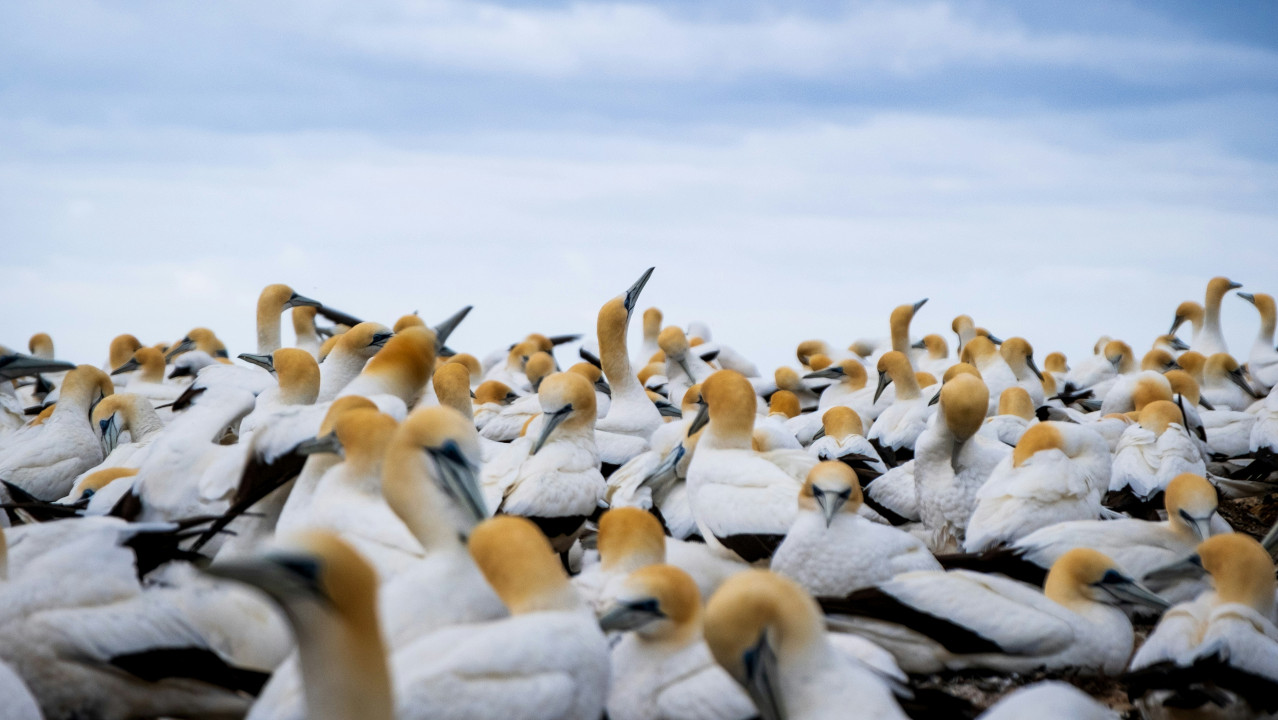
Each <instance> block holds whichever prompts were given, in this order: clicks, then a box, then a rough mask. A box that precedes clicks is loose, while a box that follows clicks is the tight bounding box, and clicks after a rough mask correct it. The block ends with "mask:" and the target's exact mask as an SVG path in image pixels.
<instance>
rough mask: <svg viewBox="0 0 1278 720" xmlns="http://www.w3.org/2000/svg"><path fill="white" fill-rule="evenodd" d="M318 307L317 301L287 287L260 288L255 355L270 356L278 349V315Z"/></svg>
mask: <svg viewBox="0 0 1278 720" xmlns="http://www.w3.org/2000/svg"><path fill="white" fill-rule="evenodd" d="M304 306H310V307H319V306H320V303H319V302H318V301H315V300H312V299H310V298H308V297H303V296H301V295H298V294H297V293H295V292H293V288H291V287H289V286H287V285H281V284H278V283H277V284H275V285H267V286H266V287H264V288H262V294H261V295H258V296H257V354H258V355H270V354H271V353H273V352H275V351H276V350H279V349H280V314H281V313H283V312H284V311H285V310H288V309H289V308H293V307H304Z"/></svg>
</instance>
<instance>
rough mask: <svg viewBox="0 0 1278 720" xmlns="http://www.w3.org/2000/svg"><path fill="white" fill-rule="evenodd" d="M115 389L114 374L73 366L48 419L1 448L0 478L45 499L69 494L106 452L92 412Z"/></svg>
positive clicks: (82, 366)
mask: <svg viewBox="0 0 1278 720" xmlns="http://www.w3.org/2000/svg"><path fill="white" fill-rule="evenodd" d="M114 391H115V388H114V386H113V385H112V383H111V378H109V377H108V376H107V374H106V373H104V372H102V371H101V370H99V369H98V368H96V367H93V366H92V365H79V366H77V367H76V368H75V369H74V370H71V371H69V372H68V373H67V375H66V377H65V378H63V380H62V386H61V387H60V388H59V392H60V398H59V400H58V404H57V405H56V406H54V409H53V412H52V414H51V415H50V416H49V419H48V420H47V421H45V422H44V423H43V424H42V425H41V426H40V427H39V429H38V430H35V429H33V431H32V432H30V433H26V434H24V435H23V437H22V441H21V442H19V443H15V442H12V441H11V440H10V441H9V442H8V443H7V444H6V445H5V446H4V447H3V449H0V478H3V479H4V480H6V481H8V482H10V483H13V484H14V485H16V486H18V487H20V488H22V489H23V490H25V491H27V492H28V493H30V494H32V495H34V496H35V497H37V498H40V499H41V500H55V499H57V498H60V497H62V496H63V495H66V494H67V491H68V490H70V489H71V485H72V483H74V482H75V478H76V477H77V476H79V475H80V474H81V473H83V472H84V471H85V470H88V469H89V468H91V467H93V466H94V465H97V464H98V463H100V462H102V458H103V457H104V456H105V454H104V452H103V449H102V443H101V442H100V440H99V437H98V434H97V432H96V431H95V429H94V428H93V427H92V426H91V425H90V424H89V412H90V410H91V409H92V408H93V405H94V404H95V403H97V401H98V400H99V399H101V398H102V397H104V396H107V395H111V394H112V393H113V392H114Z"/></svg>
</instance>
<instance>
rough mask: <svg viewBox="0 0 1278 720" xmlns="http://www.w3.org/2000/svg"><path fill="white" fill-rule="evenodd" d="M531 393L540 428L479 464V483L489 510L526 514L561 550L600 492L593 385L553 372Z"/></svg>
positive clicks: (575, 375)
mask: <svg viewBox="0 0 1278 720" xmlns="http://www.w3.org/2000/svg"><path fill="white" fill-rule="evenodd" d="M537 396H538V398H539V400H540V403H541V410H542V416H541V419H542V421H541V423H540V426H539V427H537V428H536V429H535V430H534V428H530V433H529V434H528V435H526V436H524V437H522V438H520V439H519V440H517V441H515V442H514V443H511V445H510V447H509V448H508V449H507V450H506V452H504V453H502V454H501V455H499V456H498V457H497V458H496V459H494V460H493V461H492V462H491V463H488V464H487V465H485V467H484V471H483V474H482V476H481V478H482V479H481V483H482V487H483V492H484V499H485V502H486V503H487V506H488V508H489V510H490V511H491V512H500V513H505V514H508V515H520V516H523V517H527V518H531V519H532V520H533V521H534V522H536V523H537V525H538V527H541V528H542V530H543V531H544V532H545V533H546V536H547V537H548V538H550V539H551V542H552V543H553V544H554V545H555V549H556V550H557V551H559V552H566V551H567V550H568V548H569V547H571V546H572V543H573V542H574V540H575V539H576V537H577V533H578V531H579V530H580V529H581V527H582V525H583V523H585V521H586V518H588V517H589V516H590V515H591V514H592V513H594V511H595V508H596V507H598V504H599V500H600V499H601V498H602V496H603V491H604V479H603V476H602V475H601V474H600V472H599V452H598V450H597V449H596V446H595V389H594V387H592V386H591V384H590V382H589V381H588V380H586V378H584V377H582V376H581V375H578V374H577V373H570V372H566V373H556V374H554V375H551V376H550V377H548V378H546V379H545V380H543V381H542V383H541V389H540V390H539V391H538V393H537ZM645 402H646V400H645ZM650 404H651V403H650ZM654 410H655V408H654Z"/></svg>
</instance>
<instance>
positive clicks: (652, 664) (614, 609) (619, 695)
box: [599, 565, 756, 720]
mask: <svg viewBox="0 0 1278 720" xmlns="http://www.w3.org/2000/svg"><path fill="white" fill-rule="evenodd" d="M701 622H702V609H701V593H699V592H698V591H697V586H696V583H694V582H693V581H692V578H691V577H689V576H688V574H687V573H685V572H683V571H682V570H680V569H679V568H677V567H674V566H672V565H650V566H647V567H643V568H639V569H637V570H635V571H634V572H632V573H630V574H628V575H627V576H625V577H624V578H622V582H621V586H620V588H619V589H618V590H617V592H616V593H615V597H614V600H613V601H612V603H611V604H610V605H609V607H607V608H606V609H605V611H604V613H603V615H602V617H600V620H599V625H600V627H602V628H603V629H604V630H605V631H625V633H626V634H625V635H624V636H623V637H622V638H621V640H620V641H619V642H618V643H617V644H616V646H615V647H613V649H612V655H611V661H612V678H613V679H612V687H611V689H610V690H609V693H608V705H607V710H608V717H609V718H615V719H616V720H736V719H738V718H739V719H741V720H744V719H745V718H751V717H755V716H756V712H755V709H754V704H753V703H751V702H750V698H749V697H747V696H746V694H745V692H744V691H743V690H742V689H741V686H739V685H737V683H736V682H735V681H733V679H732V677H731V676H730V675H728V674H727V673H726V672H725V671H724V670H723V668H722V667H720V666H719V665H718V664H716V663H715V661H714V658H713V657H712V656H711V655H710V649H709V647H707V646H706V642H705V639H704V638H703V637H702V630H701Z"/></svg>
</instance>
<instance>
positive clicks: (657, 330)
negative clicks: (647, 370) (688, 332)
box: [632, 307, 673, 365]
mask: <svg viewBox="0 0 1278 720" xmlns="http://www.w3.org/2000/svg"><path fill="white" fill-rule="evenodd" d="M661 320H662V315H661V310H659V309H657V308H655V307H650V308H648V309H647V310H644V311H643V340H642V341H641V342H640V343H639V354H638V355H637V356H635V357H634V358H632V362H634V364H636V365H642V364H644V363H646V362H647V359H648V358H650V357H652V356H653V354H654V353H656V352H657V351H658V350H660V349H661V342H660V339H659V338H660V335H661ZM672 327H673V326H672Z"/></svg>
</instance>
